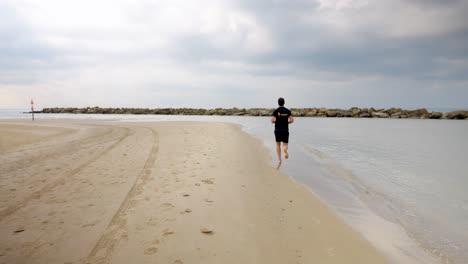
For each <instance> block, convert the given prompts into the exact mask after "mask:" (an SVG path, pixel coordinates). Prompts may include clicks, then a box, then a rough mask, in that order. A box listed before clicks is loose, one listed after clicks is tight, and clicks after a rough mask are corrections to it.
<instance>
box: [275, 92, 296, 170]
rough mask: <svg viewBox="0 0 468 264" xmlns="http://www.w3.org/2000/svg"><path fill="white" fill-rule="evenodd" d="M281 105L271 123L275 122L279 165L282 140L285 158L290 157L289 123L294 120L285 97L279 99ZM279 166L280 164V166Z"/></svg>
mask: <svg viewBox="0 0 468 264" xmlns="http://www.w3.org/2000/svg"><path fill="white" fill-rule="evenodd" d="M278 105H279V107H278V108H276V110H275V111H274V112H273V114H272V117H271V123H274V124H275V139H276V153H277V154H278V160H279V163H278V165H281V142H283V150H284V158H286V159H288V158H289V153H288V142H289V124H292V123H293V122H294V117H293V116H292V114H291V111H289V109H287V108H286V107H284V99H283V98H281V97H280V98H279V99H278ZM278 168H279V166H278Z"/></svg>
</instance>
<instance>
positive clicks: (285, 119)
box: [272, 106, 291, 130]
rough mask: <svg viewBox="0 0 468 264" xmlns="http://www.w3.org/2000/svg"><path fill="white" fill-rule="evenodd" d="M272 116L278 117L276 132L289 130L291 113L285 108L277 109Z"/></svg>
mask: <svg viewBox="0 0 468 264" xmlns="http://www.w3.org/2000/svg"><path fill="white" fill-rule="evenodd" d="M272 116H274V117H276V121H275V130H288V125H289V117H290V116H291V111H289V109H287V108H286V107H284V106H280V107H278V108H276V110H275V111H274V112H273V114H272Z"/></svg>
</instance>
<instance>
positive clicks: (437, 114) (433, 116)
mask: <svg viewBox="0 0 468 264" xmlns="http://www.w3.org/2000/svg"><path fill="white" fill-rule="evenodd" d="M441 117H442V113H441V112H432V113H431V114H430V115H429V118H430V119H440V118H441Z"/></svg>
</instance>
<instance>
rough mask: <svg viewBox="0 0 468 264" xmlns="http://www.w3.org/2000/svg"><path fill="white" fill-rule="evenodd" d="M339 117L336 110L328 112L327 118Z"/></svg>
mask: <svg viewBox="0 0 468 264" xmlns="http://www.w3.org/2000/svg"><path fill="white" fill-rule="evenodd" d="M337 115H338V111H335V110H328V111H327V112H326V116H327V117H336V116H337Z"/></svg>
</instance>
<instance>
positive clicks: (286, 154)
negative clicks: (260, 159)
mask: <svg viewBox="0 0 468 264" xmlns="http://www.w3.org/2000/svg"><path fill="white" fill-rule="evenodd" d="M284 158H285V159H288V158H289V153H288V151H287V150H286V149H285V150H284Z"/></svg>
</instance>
